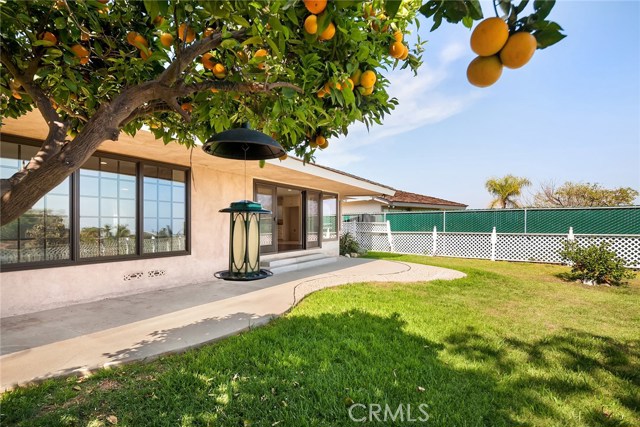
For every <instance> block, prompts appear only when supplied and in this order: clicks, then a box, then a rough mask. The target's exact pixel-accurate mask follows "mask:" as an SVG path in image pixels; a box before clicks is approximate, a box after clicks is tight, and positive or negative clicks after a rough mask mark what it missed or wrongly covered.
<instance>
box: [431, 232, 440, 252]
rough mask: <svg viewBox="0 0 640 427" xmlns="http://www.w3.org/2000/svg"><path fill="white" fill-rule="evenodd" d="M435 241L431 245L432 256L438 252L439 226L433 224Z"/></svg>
mask: <svg viewBox="0 0 640 427" xmlns="http://www.w3.org/2000/svg"><path fill="white" fill-rule="evenodd" d="M432 240H433V243H432V247H431V256H436V253H437V252H438V228H437V227H436V226H435V225H434V226H433V239H432Z"/></svg>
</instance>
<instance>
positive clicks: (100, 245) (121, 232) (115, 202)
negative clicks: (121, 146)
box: [79, 156, 138, 258]
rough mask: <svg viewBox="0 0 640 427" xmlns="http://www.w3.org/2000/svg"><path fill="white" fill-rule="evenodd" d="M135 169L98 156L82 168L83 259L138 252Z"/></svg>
mask: <svg viewBox="0 0 640 427" xmlns="http://www.w3.org/2000/svg"><path fill="white" fill-rule="evenodd" d="M136 169H137V165H136V162H132V161H124V160H116V159H111V158H108V157H97V156H96V157H91V158H90V159H89V160H88V161H87V162H86V163H85V164H84V165H83V166H82V168H81V169H80V182H79V187H80V209H79V216H80V236H79V237H80V258H95V257H112V256H118V255H135V254H136V237H137V234H138V233H137V225H136V223H137V221H136V216H137V215H136V214H137V203H136V201H137V200H136V199H137V197H136V176H137V171H136Z"/></svg>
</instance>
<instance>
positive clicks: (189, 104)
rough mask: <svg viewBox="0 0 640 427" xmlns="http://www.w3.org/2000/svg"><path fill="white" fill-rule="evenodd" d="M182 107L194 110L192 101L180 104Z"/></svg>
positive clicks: (187, 110)
mask: <svg viewBox="0 0 640 427" xmlns="http://www.w3.org/2000/svg"><path fill="white" fill-rule="evenodd" d="M180 108H182V109H183V110H184V111H186V112H188V113H190V112H192V111H193V105H191V103H190V102H185V103H184V104H182V105H181V106H180Z"/></svg>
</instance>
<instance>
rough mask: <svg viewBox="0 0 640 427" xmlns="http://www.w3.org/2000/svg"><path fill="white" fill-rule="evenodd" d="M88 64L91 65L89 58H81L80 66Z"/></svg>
mask: <svg viewBox="0 0 640 427" xmlns="http://www.w3.org/2000/svg"><path fill="white" fill-rule="evenodd" d="M88 63H89V57H88V56H84V57H82V58H80V64H82V65H87V64H88Z"/></svg>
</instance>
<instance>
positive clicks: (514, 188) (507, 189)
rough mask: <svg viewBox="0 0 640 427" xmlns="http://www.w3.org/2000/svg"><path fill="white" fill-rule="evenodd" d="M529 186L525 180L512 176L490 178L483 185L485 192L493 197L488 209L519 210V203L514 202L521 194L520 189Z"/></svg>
mask: <svg viewBox="0 0 640 427" xmlns="http://www.w3.org/2000/svg"><path fill="white" fill-rule="evenodd" d="M529 185H531V181H529V180H528V179H527V178H521V177H517V176H513V175H506V176H503V177H502V178H490V179H488V180H487V182H486V183H485V187H486V188H487V191H488V192H489V193H491V195H492V196H494V199H493V200H492V201H491V203H489V208H490V209H494V208H501V209H506V208H520V207H522V206H521V205H520V203H518V201H517V200H516V199H517V198H518V197H520V195H521V194H522V189H523V188H524V187H528V186H529Z"/></svg>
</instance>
